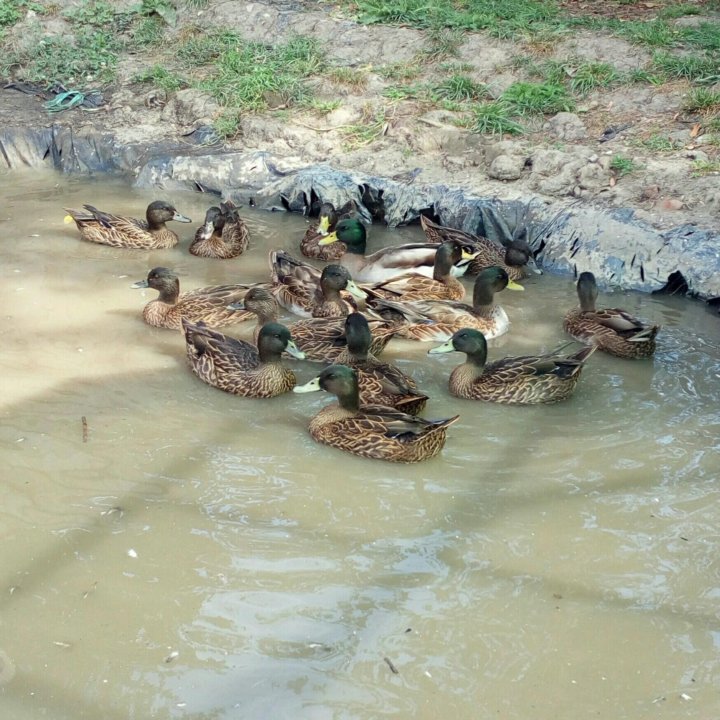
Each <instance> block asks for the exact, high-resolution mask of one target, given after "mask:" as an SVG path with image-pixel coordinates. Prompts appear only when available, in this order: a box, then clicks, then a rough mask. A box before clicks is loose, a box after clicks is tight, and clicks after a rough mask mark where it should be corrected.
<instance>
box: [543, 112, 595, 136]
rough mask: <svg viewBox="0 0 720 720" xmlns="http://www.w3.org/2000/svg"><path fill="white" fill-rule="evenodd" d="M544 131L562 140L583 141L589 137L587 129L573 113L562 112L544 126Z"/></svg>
mask: <svg viewBox="0 0 720 720" xmlns="http://www.w3.org/2000/svg"><path fill="white" fill-rule="evenodd" d="M543 130H545V131H546V132H549V133H550V134H552V135H554V136H555V137H557V138H559V139H560V140H583V139H584V138H586V137H587V134H588V133H587V128H586V127H585V124H584V123H583V121H582V120H581V119H580V118H579V117H578V116H577V115H576V114H575V113H571V112H560V113H558V114H557V115H555V116H554V117H551V118H550V120H548V121H547V122H546V123H545V124H544V125H543Z"/></svg>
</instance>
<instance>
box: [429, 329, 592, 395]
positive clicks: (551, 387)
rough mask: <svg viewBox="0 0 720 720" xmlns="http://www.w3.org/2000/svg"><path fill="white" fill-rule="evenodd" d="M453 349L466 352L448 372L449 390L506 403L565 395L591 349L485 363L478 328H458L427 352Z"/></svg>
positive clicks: (571, 390)
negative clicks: (567, 353) (462, 360)
mask: <svg viewBox="0 0 720 720" xmlns="http://www.w3.org/2000/svg"><path fill="white" fill-rule="evenodd" d="M453 350H456V351H457V352H463V353H465V354H466V355H467V359H466V360H465V362H464V363H463V364H462V365H460V366H458V367H456V368H455V369H454V370H453V371H452V373H451V374H450V381H449V387H450V392H451V393H452V394H453V395H455V396H456V397H460V398H466V399H468V400H487V401H489V402H497V403H506V404H509V405H536V404H539V403H554V402H558V401H560V400H566V399H567V398H569V397H570V396H571V395H572V394H573V391H574V390H575V386H576V385H577V383H578V380H579V379H580V373H581V372H582V369H583V366H584V365H585V361H586V360H587V359H588V358H589V357H590V356H591V355H592V354H593V353H594V352H595V348H594V347H584V348H582V350H579V351H578V352H576V353H574V354H572V355H562V354H560V352H559V351H554V352H550V353H546V354H545V355H526V356H522V357H506V358H503V359H502V360H496V361H495V362H491V363H489V364H486V362H487V342H486V340H485V336H484V335H483V334H482V333H481V332H480V331H479V330H473V329H471V328H463V329H462V330H458V331H457V332H456V333H454V334H453V336H452V337H451V338H450V339H449V340H448V341H447V342H446V343H444V344H443V345H440V346H439V347H436V348H433V349H432V350H429V351H428V354H430V355H435V354H438V353H447V352H452V351H453Z"/></svg>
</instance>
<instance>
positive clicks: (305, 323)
mask: <svg viewBox="0 0 720 720" xmlns="http://www.w3.org/2000/svg"><path fill="white" fill-rule="evenodd" d="M231 308H232V309H238V310H249V311H250V312H252V313H253V314H255V315H256V316H257V325H256V326H255V329H254V330H253V339H254V341H255V342H256V343H257V337H258V335H259V333H260V328H262V327H263V325H265V324H266V323H269V322H277V321H278V317H279V315H280V306H279V305H278V303H277V300H275V298H274V297H273V295H272V294H271V293H270V292H269V291H268V290H267V289H265V288H264V287H261V286H258V287H253V288H250V290H248V292H247V294H246V295H245V297H244V299H243V300H241V301H240V302H237V303H232V305H231ZM367 322H368V327H369V328H370V332H371V335H372V339H371V344H370V352H371V353H372V354H373V355H380V354H381V353H382V351H383V350H384V349H385V346H386V345H387V344H388V342H390V340H391V339H392V337H393V336H394V335H395V334H396V333H397V331H398V330H399V326H397V325H392V324H391V323H388V322H386V321H384V320H382V319H374V318H370V319H369V320H367ZM288 327H289V329H290V332H291V333H292V336H293V340H294V341H295V344H296V345H297V346H298V347H299V348H300V349H301V350H302V351H303V352H304V353H305V359H306V360H314V361H319V362H324V363H326V364H330V363H333V362H334V361H335V360H336V359H337V358H338V357H339V356H340V355H341V353H342V352H343V351H344V350H345V349H346V347H347V340H346V337H345V319H344V318H327V319H326V318H307V319H305V320H297V321H295V322H293V323H291V324H290V325H289V326H288Z"/></svg>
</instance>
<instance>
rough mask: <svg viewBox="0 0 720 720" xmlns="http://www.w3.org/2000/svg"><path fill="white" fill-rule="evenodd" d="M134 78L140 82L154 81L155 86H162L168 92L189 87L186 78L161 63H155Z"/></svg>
mask: <svg viewBox="0 0 720 720" xmlns="http://www.w3.org/2000/svg"><path fill="white" fill-rule="evenodd" d="M133 80H134V81H135V82H139V83H152V85H154V86H155V87H158V88H161V89H163V90H165V91H166V92H175V91H176V90H180V89H181V88H186V87H188V82H187V81H186V80H185V79H184V78H182V77H180V76H179V75H176V74H175V73H172V72H170V71H169V70H167V69H165V68H164V67H162V66H160V65H154V66H153V67H151V68H148V69H147V70H145V71H144V72H142V73H139V74H138V75H136V76H135V77H134V78H133Z"/></svg>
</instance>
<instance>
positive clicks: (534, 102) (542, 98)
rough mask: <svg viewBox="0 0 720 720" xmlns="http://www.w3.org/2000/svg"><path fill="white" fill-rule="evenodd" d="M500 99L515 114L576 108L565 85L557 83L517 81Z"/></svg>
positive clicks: (549, 112) (563, 110) (532, 113)
mask: <svg viewBox="0 0 720 720" xmlns="http://www.w3.org/2000/svg"><path fill="white" fill-rule="evenodd" d="M499 101H500V103H501V104H502V105H505V106H506V107H507V108H508V110H509V111H510V113H511V114H514V115H538V114H545V115H547V114H554V113H558V112H568V111H570V110H574V109H575V100H574V99H573V98H572V97H571V96H570V95H569V94H568V91H567V89H566V88H565V86H563V85H560V84H555V83H530V82H516V83H513V84H512V85H510V87H508V88H507V89H506V90H505V91H504V92H503V93H502V95H501V96H500V98H499Z"/></svg>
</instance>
